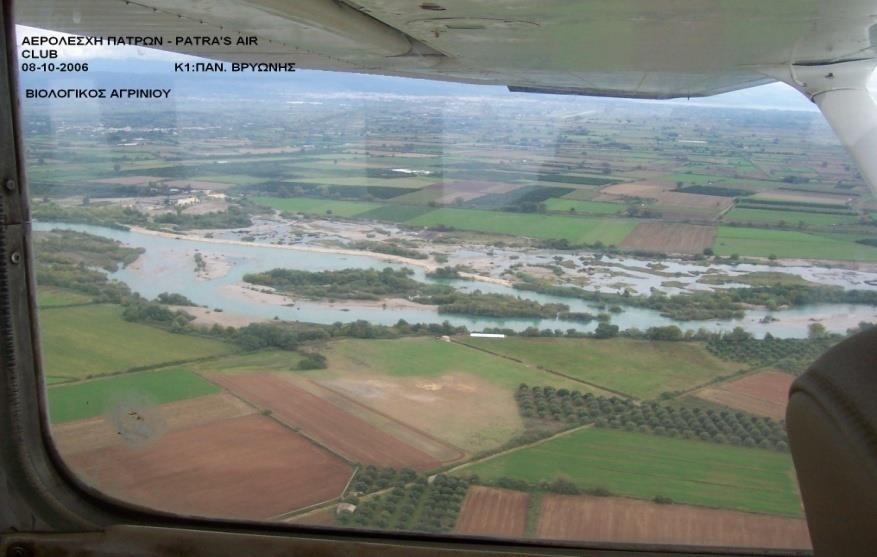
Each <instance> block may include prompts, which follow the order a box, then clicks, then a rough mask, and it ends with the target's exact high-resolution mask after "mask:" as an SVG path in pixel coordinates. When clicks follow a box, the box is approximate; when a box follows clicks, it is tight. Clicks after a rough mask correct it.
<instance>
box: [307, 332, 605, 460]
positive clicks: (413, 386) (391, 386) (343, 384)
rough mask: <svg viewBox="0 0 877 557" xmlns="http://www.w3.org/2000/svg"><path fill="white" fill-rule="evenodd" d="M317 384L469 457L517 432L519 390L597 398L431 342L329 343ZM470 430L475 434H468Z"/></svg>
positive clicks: (518, 367)
mask: <svg viewBox="0 0 877 557" xmlns="http://www.w3.org/2000/svg"><path fill="white" fill-rule="evenodd" d="M326 355H327V357H328V359H329V367H328V369H327V370H319V371H313V372H308V373H307V375H308V376H309V377H310V378H312V379H313V380H314V381H316V382H318V383H319V384H320V385H322V386H325V387H327V388H329V389H331V390H333V391H336V392H339V393H341V394H344V395H345V396H347V397H349V398H351V399H353V400H356V401H357V402H360V403H361V404H364V405H365V406H368V407H370V408H374V409H375V410H377V411H379V412H382V413H384V414H386V415H388V416H391V417H393V418H395V419H397V420H398V421H400V422H403V423H406V424H409V425H411V426H412V427H415V428H417V429H420V430H422V431H425V432H427V433H429V434H431V435H433V436H434V437H437V438H438V439H442V440H444V441H446V442H448V443H450V444H452V445H454V446H456V447H459V448H461V449H463V450H465V451H467V452H469V453H471V454H475V453H478V452H480V451H483V450H487V449H492V448H495V447H497V446H500V445H502V444H503V443H505V442H507V441H508V440H509V439H511V438H513V437H514V436H515V435H519V434H521V433H523V431H524V424H523V421H522V420H521V416H520V414H519V412H518V407H517V403H516V402H515V399H514V392H515V389H517V387H518V385H519V384H520V383H528V384H540V385H551V386H554V387H557V388H561V387H566V388H567V389H577V390H579V391H582V392H595V393H598V394H606V393H605V392H603V391H601V390H599V389H595V388H590V387H589V386H588V385H585V384H582V383H577V382H575V381H571V380H568V379H565V378H563V377H559V376H556V375H551V374H548V373H545V372H542V371H539V370H536V369H534V368H528V367H526V366H525V365H523V364H519V363H516V362H512V361H510V360H508V359H505V358H500V357H497V356H494V355H491V354H487V353H484V352H481V351H478V350H473V349H472V348H468V347H466V346H460V345H458V344H455V343H449V342H442V341H439V340H435V339H432V338H406V339H397V340H354V339H346V340H341V341H337V342H333V343H331V344H330V345H329V346H328V350H327V353H326ZM473 424H478V427H473Z"/></svg>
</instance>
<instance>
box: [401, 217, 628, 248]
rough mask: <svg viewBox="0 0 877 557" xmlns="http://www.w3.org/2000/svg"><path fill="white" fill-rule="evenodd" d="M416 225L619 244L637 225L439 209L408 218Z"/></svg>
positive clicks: (582, 219) (586, 218)
mask: <svg viewBox="0 0 877 557" xmlns="http://www.w3.org/2000/svg"><path fill="white" fill-rule="evenodd" d="M407 224H410V225H413V226H439V225H444V226H451V227H454V228H459V229H462V230H473V231H476V232H487V233H492V234H512V235H516V236H530V237H533V238H541V239H565V240H567V241H569V242H571V243H576V244H581V243H587V244H593V243H596V242H602V243H603V244H606V245H616V244H619V243H620V242H621V241H622V240H623V239H624V238H625V236H627V235H628V234H629V233H630V232H631V231H632V230H633V229H634V227H635V223H633V222H631V221H627V220H622V219H606V218H588V217H567V216H545V215H536V214H524V213H504V212H499V211H479V210H474V209H436V210H434V211H431V212H429V213H426V214H424V215H421V216H419V217H416V218H414V219H411V220H409V221H407Z"/></svg>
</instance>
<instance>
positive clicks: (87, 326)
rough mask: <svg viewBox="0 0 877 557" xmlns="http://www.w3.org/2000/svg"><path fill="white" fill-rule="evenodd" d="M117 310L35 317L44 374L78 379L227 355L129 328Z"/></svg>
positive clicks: (201, 343)
mask: <svg viewBox="0 0 877 557" xmlns="http://www.w3.org/2000/svg"><path fill="white" fill-rule="evenodd" d="M121 313H122V309H121V307H119V306H114V305H109V304H100V305H87V306H73V307H67V308H55V309H48V310H44V311H42V312H40V334H41V336H42V348H43V362H44V371H45V373H46V375H50V376H53V377H71V378H83V377H87V376H90V375H102V374H106V373H113V372H119V371H125V370H128V369H134V368H143V367H148V366H155V365H158V364H162V363H170V362H179V361H185V360H194V359H198V358H204V357H207V356H216V355H221V354H226V353H229V352H232V351H233V350H234V348H233V347H232V346H231V345H229V344H225V343H223V342H219V341H215V340H210V339H204V338H198V337H193V336H186V335H176V334H173V333H169V332H166V331H164V330H161V329H158V328H156V327H151V326H149V325H143V324H140V323H130V322H128V321H125V320H124V319H122V317H121Z"/></svg>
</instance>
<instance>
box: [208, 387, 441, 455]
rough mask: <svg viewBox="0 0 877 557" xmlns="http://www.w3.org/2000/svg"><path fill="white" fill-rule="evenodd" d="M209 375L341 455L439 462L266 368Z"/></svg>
mask: <svg viewBox="0 0 877 557" xmlns="http://www.w3.org/2000/svg"><path fill="white" fill-rule="evenodd" d="M210 379H211V380H213V381H215V382H216V383H218V384H220V385H222V386H223V387H225V388H226V389H229V390H230V391H232V392H233V393H235V394H237V395H238V396H240V397H242V398H243V399H245V400H247V401H249V402H251V403H253V404H255V405H257V406H260V407H263V408H267V409H269V410H271V412H272V415H273V416H274V417H275V418H277V419H279V420H281V421H282V422H284V423H286V424H288V425H290V426H291V427H294V428H296V429H297V430H300V431H302V432H303V433H304V434H305V435H307V436H309V437H311V438H313V439H316V440H317V441H319V442H320V443H322V444H324V445H325V446H327V447H330V448H331V449H332V450H333V451H336V452H338V453H339V454H342V455H344V456H345V457H346V458H348V459H350V460H352V461H354V462H361V463H365V464H374V465H377V466H392V467H394V468H404V467H410V468H414V469H416V470H429V469H431V468H436V467H438V466H439V465H440V464H441V462H440V461H439V460H438V459H436V458H434V457H433V456H431V455H429V454H427V453H426V452H424V451H422V450H419V449H417V448H415V447H412V446H411V445H408V444H407V443H405V442H403V441H401V440H400V439H397V438H396V437H393V436H392V435H390V434H389V433H387V432H385V431H382V430H381V429H379V428H377V427H375V426H374V425H372V424H370V423H368V422H366V421H364V420H361V419H359V418H357V417H356V416H354V415H353V414H351V413H350V412H347V411H345V410H343V409H342V408H339V407H338V406H335V405H334V404H332V403H331V402H328V401H326V400H324V399H322V398H320V397H318V396H316V395H314V394H312V393H309V392H307V391H305V390H304V389H301V388H299V387H296V386H295V385H294V384H293V383H292V382H290V381H286V380H284V379H283V378H282V377H280V376H277V375H274V374H270V373H248V374H240V375H233V374H228V375H225V374H216V375H212V376H210Z"/></svg>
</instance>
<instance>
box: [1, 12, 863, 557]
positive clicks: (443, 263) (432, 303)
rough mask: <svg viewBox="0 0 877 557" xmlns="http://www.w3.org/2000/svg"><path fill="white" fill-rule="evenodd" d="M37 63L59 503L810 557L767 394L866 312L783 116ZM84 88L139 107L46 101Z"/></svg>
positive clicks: (31, 82) (794, 102) (811, 171)
mask: <svg viewBox="0 0 877 557" xmlns="http://www.w3.org/2000/svg"><path fill="white" fill-rule="evenodd" d="M18 31H19V38H18V40H19V43H20V44H21V43H22V40H23V38H24V37H39V36H54V37H59V36H63V35H60V34H56V33H50V32H46V31H40V30H36V29H32V28H24V27H20V28H19V30H18ZM20 48H21V49H22V52H23V51H25V50H28V51H33V50H39V48H37V47H33V46H25V45H22V46H21V47H20ZM56 50H57V53H58V57H57V58H55V59H45V58H44V59H34V58H33V57H22V58H21V59H20V62H21V64H22V67H21V68H20V70H21V71H20V78H21V88H22V92H21V93H22V104H23V113H24V127H25V138H24V139H25V145H26V157H27V174H28V182H29V190H30V193H31V205H32V215H33V221H34V222H33V245H34V252H35V267H36V279H37V284H38V291H37V299H38V306H39V323H40V336H41V342H42V351H43V360H44V369H43V373H44V379H45V383H46V388H47V389H48V394H49V396H48V402H49V412H50V416H51V422H52V434H53V438H54V441H55V443H56V444H57V447H58V448H59V450H60V452H61V454H62V456H63V458H64V460H65V462H66V463H67V464H68V466H69V467H70V468H71V469H72V470H73V471H74V472H75V473H76V474H77V475H78V476H79V477H80V478H81V479H82V480H84V481H85V482H87V483H89V484H91V485H93V486H95V487H97V488H98V489H100V490H101V491H103V492H105V493H106V494H108V495H111V496H113V497H115V498H118V499H121V500H124V501H128V502H132V503H136V504H139V505H144V506H147V507H150V508H154V509H159V510H163V511H171V512H176V513H181V514H186V515H198V516H210V517H227V518H236V519H250V520H263V521H283V522H291V523H299V524H320V525H330V526H338V527H345V528H369V529H388V530H405V531H418V532H429V533H442V534H456V535H490V536H500V537H511V538H538V539H547V540H575V541H584V542H594V541H599V542H624V543H631V542H633V543H666V544H694V545H707V546H738V545H746V546H748V547H764V548H767V547H771V548H809V546H810V542H809V538H808V535H807V530H806V525H805V522H804V519H803V509H802V504H801V499H800V495H799V491H798V486H797V483H796V479H795V472H794V467H793V464H792V460H791V457H790V454H789V447H788V440H787V437H786V432H785V429H784V422H783V416H784V412H785V404H786V400H787V393H788V389H789V385H790V384H791V382H792V381H793V380H794V378H795V376H796V375H797V374H800V373H801V372H802V371H803V370H804V369H805V368H806V366H807V365H808V364H809V363H810V362H811V361H812V360H813V359H814V358H815V357H817V356H818V355H819V354H820V353H821V352H823V351H824V350H825V349H827V348H828V347H830V346H832V345H833V344H835V343H837V342H838V341H839V340H841V339H842V338H844V336H845V335H847V334H849V333H850V332H851V331H854V330H858V329H861V328H863V327H867V326H870V325H869V324H868V322H871V321H874V319H875V309H874V307H875V306H874V304H875V300H877V292H875V289H877V267H875V266H874V262H875V261H877V235H875V234H874V230H875V229H874V226H875V222H877V221H875V219H874V214H875V213H874V211H875V210H877V204H875V201H874V199H873V198H872V196H871V194H870V193H869V192H868V190H867V188H866V186H865V184H864V183H863V181H862V178H861V176H860V175H859V173H858V171H857V169H856V168H855V166H854V165H853V163H852V161H851V160H850V158H849V156H848V155H847V153H846V152H845V151H844V150H843V148H842V147H841V146H840V145H839V143H838V141H837V140H836V139H835V137H834V136H833V134H832V133H831V131H830V129H829V128H828V126H827V125H826V124H825V122H824V120H823V118H822V116H821V115H820V114H819V113H818V112H815V111H814V108H813V106H812V105H811V104H810V103H808V102H807V101H806V100H805V99H804V98H803V97H800V98H799V96H798V95H797V93H795V92H793V91H792V90H791V89H789V88H787V87H785V86H779V85H770V86H766V87H762V88H758V89H755V90H750V91H743V92H739V93H731V94H727V95H723V96H719V97H715V98H710V99H705V100H701V101H666V102H657V101H653V102H642V101H627V100H618V99H600V98H586V97H571V96H550V95H539V94H525V93H510V92H508V91H507V90H506V89H505V88H501V87H489V86H475V85H464V84H456V83H441V82H433V81H426V80H413V79H403V78H391V77H381V76H367V75H357V74H343V73H332V72H319V71H306V70H300V71H296V72H281V73H258V74H253V73H250V74H247V73H232V72H220V71H208V70H206V69H205V70H203V71H197V72H189V71H178V70H176V68H177V66H176V64H178V63H191V64H194V63H196V62H200V63H212V62H211V61H207V60H203V59H195V58H189V57H185V56H182V55H177V54H172V53H168V52H161V51H157V50H150V49H146V48H142V47H120V46H113V47H111V48H110V47H77V48H71V47H65V48H57V49H56ZM46 63H51V64H56V65H60V64H71V66H70V67H71V71H61V70H60V66H56V67H53V68H48V69H47V68H41V67H40V66H39V65H40V64H46ZM30 64H34V66H30ZM76 64H79V66H76ZM82 64H86V65H87V66H88V68H87V71H86V70H82ZM75 68H79V69H75ZM99 89H104V90H105V91H106V92H107V93H106V94H107V95H109V92H110V91H114V90H134V91H140V90H142V91H146V93H142V92H140V93H136V94H125V95H123V98H76V97H77V96H81V95H79V93H77V92H76V91H91V90H99ZM62 90H69V91H73V93H68V98H57V93H56V94H55V96H54V97H53V98H47V95H48V94H43V93H34V94H33V95H31V94H30V93H28V91H56V92H57V91H62ZM163 91H168V93H167V94H164V93H163ZM87 96H88V95H86V97H87ZM41 97H42V98H41Z"/></svg>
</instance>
